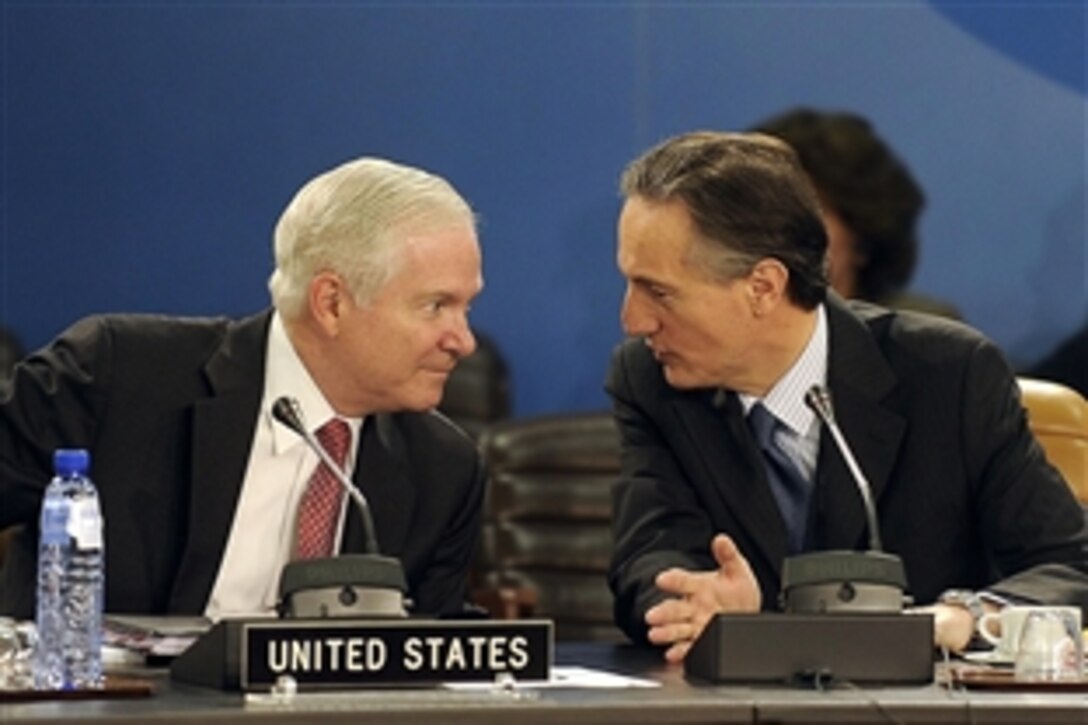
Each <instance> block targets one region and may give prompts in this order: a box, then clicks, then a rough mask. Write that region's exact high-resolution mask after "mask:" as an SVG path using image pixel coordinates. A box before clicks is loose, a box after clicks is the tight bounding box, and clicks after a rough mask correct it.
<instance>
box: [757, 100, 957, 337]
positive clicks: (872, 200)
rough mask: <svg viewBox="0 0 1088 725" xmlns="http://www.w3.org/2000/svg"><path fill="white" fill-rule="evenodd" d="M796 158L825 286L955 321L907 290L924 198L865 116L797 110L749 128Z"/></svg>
mask: <svg viewBox="0 0 1088 725" xmlns="http://www.w3.org/2000/svg"><path fill="white" fill-rule="evenodd" d="M752 130H753V131H757V132H760V133H765V134H767V135H769V136H774V137H776V138H779V139H782V140H783V141H785V142H786V143H788V144H789V145H790V146H791V147H793V150H794V151H795V152H796V153H797V156H798V158H799V159H800V162H801V166H802V167H803V168H804V169H805V172H806V173H807V174H808V175H809V178H810V179H811V180H812V183H813V185H814V186H815V187H816V192H817V194H818V195H819V197H820V206H821V210H822V212H823V218H824V224H825V226H826V227H827V233H828V263H829V270H828V271H829V282H830V283H831V286H832V287H833V288H834V290H835V291H836V292H838V293H839V294H840V295H842V296H843V297H847V298H853V299H861V300H868V301H869V302H876V303H877V304H880V305H883V306H885V307H896V308H902V309H916V310H921V311H923V312H931V313H935V314H940V315H943V316H945V317H953V318H957V319H958V318H959V317H960V315H959V312H958V311H957V310H956V309H955V308H954V307H953V306H952V305H950V304H948V303H947V302H943V301H941V300H936V299H932V298H930V297H926V296H922V295H918V294H916V293H913V292H908V291H907V288H908V286H909V284H910V281H911V278H912V277H913V276H914V270H915V266H916V264H917V261H918V219H919V217H920V216H921V213H922V209H923V208H924V207H925V201H926V200H925V193H924V192H923V191H922V187H921V186H920V185H919V183H918V182H917V180H916V179H915V178H914V176H913V174H912V173H911V170H910V168H909V167H908V166H907V164H906V162H904V161H903V159H901V158H900V157H899V156H898V155H897V154H896V153H895V150H894V149H892V147H891V146H890V145H888V143H887V142H886V141H885V140H884V139H882V138H881V137H880V135H879V134H877V132H876V129H875V128H873V125H872V124H871V123H870V122H869V121H868V120H866V119H865V118H863V117H861V116H859V115H857V114H853V113H845V112H833V111H820V110H816V109H811V108H795V109H792V110H789V111H786V112H785V113H782V114H780V115H777V116H774V117H772V118H769V119H767V120H765V121H762V122H760V123H759V124H757V125H756V126H755V127H754V128H753V129H752Z"/></svg>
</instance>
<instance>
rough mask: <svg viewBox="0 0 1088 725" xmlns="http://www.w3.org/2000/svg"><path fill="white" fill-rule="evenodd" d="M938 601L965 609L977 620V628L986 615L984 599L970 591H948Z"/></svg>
mask: <svg viewBox="0 0 1088 725" xmlns="http://www.w3.org/2000/svg"><path fill="white" fill-rule="evenodd" d="M937 601H938V602H940V603H941V604H952V605H954V606H957V607H963V608H964V609H966V610H967V611H968V612H970V613H971V618H972V619H974V620H975V625H976V626H978V622H979V620H980V619H982V615H983V614H985V613H986V610H985V609H984V608H983V606H982V597H980V596H979V595H978V593H977V592H973V591H971V590H970V589H948V590H946V591H945V592H944V593H942V594H941V596H939V597H938V598H937Z"/></svg>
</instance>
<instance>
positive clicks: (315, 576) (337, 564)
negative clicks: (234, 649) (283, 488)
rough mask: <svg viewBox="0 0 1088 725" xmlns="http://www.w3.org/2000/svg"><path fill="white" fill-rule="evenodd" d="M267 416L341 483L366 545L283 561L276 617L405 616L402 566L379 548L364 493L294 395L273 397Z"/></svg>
mask: <svg viewBox="0 0 1088 725" xmlns="http://www.w3.org/2000/svg"><path fill="white" fill-rule="evenodd" d="M272 416H273V417H274V418H275V419H276V420H277V421H279V422H280V423H283V424H284V425H286V426H287V427H288V428H290V429H291V430H293V431H294V432H295V433H297V434H298V435H299V436H301V438H302V440H303V441H305V442H306V445H308V446H309V447H310V448H311V449H313V451H314V452H315V453H316V454H317V456H318V458H319V459H320V460H321V462H322V463H324V465H326V466H328V468H329V470H330V471H332V473H333V475H334V476H335V477H336V480H337V481H338V482H339V483H340V485H341V486H343V487H344V490H345V492H346V493H347V494H348V497H349V498H351V500H352V501H353V502H354V504H355V507H356V509H357V510H358V511H359V514H360V516H361V517H362V522H363V536H364V539H365V544H364V547H365V549H366V552H365V553H363V554H341V555H339V556H330V557H324V558H317V559H301V560H298V561H292V562H288V563H287V565H286V566H284V568H283V572H282V574H281V575H280V586H279V595H280V604H279V613H280V616H281V617H285V618H296V617H318V618H324V617H405V616H407V612H406V610H405V598H404V595H405V593H406V592H407V591H408V585H407V582H406V581H405V578H404V568H403V567H402V566H401V563H400V561H398V560H397V559H394V558H391V557H387V556H382V555H381V554H380V553H379V551H378V542H377V537H376V536H375V533H374V520H373V518H372V517H371V514H370V506H369V505H368V503H367V500H366V497H364V496H363V494H362V492H361V491H360V490H359V489H358V488H356V487H355V485H354V484H353V483H352V482H351V480H349V479H348V477H347V476H346V475H345V474H344V472H343V471H342V470H341V469H340V467H339V466H338V465H337V464H336V462H335V461H333V459H332V457H331V456H329V454H328V452H327V451H326V450H325V448H324V446H322V445H321V444H320V443H319V442H318V441H317V440H316V439H315V438H314V437H313V435H312V434H311V433H310V431H309V429H308V428H307V427H306V424H305V422H304V421H303V418H302V409H301V407H300V406H299V404H298V401H297V400H295V399H294V398H290V397H286V396H284V397H281V398H279V399H277V400H276V402H275V403H274V404H273V406H272ZM318 465H321V464H320V463H319V464H318Z"/></svg>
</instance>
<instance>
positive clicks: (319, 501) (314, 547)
mask: <svg viewBox="0 0 1088 725" xmlns="http://www.w3.org/2000/svg"><path fill="white" fill-rule="evenodd" d="M317 441H318V443H320V444H321V447H322V448H324V449H325V450H326V451H327V452H328V454H329V456H330V457H331V458H332V459H333V460H334V461H336V465H338V466H340V468H341V470H343V467H344V460H345V459H346V458H347V455H348V447H349V446H350V445H351V428H350V427H348V424H347V423H346V422H344V421H342V420H340V419H339V418H333V419H332V420H330V421H329V422H328V423H326V424H325V425H323V426H321V428H319V429H318V431H317ZM343 497H344V487H343V486H342V485H341V484H340V482H339V481H338V480H337V479H336V476H335V475H334V474H333V472H332V471H330V470H329V467H328V466H326V465H325V464H324V463H323V462H321V461H318V464H317V468H316V469H315V470H314V472H313V475H311V476H310V482H309V483H307V484H306V490H305V491H304V492H303V494H302V500H301V501H299V504H298V529H297V531H296V538H295V541H296V542H297V543H296V545H295V558H296V559H313V558H315V557H320V556H329V555H331V554H332V546H333V542H334V541H335V539H336V523H337V520H338V519H339V518H340V502H341V501H342V500H343Z"/></svg>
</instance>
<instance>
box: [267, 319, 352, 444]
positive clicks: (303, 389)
mask: <svg viewBox="0 0 1088 725" xmlns="http://www.w3.org/2000/svg"><path fill="white" fill-rule="evenodd" d="M267 344H268V350H267V353H268V354H267V356H266V358H265V378H264V379H265V387H264V399H263V402H262V404H261V415H262V416H263V417H264V418H265V420H266V422H267V423H268V425H269V426H271V430H272V449H273V451H274V453H275V454H276V455H278V454H280V453H283V452H284V451H286V450H288V449H289V448H291V447H292V446H295V445H299V444H301V443H302V439H301V438H299V436H298V434H296V433H294V432H293V431H291V430H289V429H288V428H287V426H284V425H281V424H279V423H277V422H275V419H274V418H273V417H272V404H273V403H275V402H276V400H278V399H279V398H280V397H282V396H285V395H286V396H290V397H292V398H294V399H295V400H297V401H298V404H299V408H301V409H302V418H303V420H304V421H305V422H306V427H307V428H309V429H310V433H312V434H315V435H316V434H317V430H318V429H319V428H320V427H321V426H323V425H324V424H325V423H326V422H328V421H329V420H330V419H331V418H333V417H336V411H335V410H333V408H332V406H331V405H329V402H328V401H327V400H326V399H325V396H324V395H323V394H322V393H321V389H320V388H318V387H317V383H315V382H314V379H313V378H312V377H310V372H309V371H308V370H307V369H306V366H305V365H304V364H303V362H302V358H300V357H299V356H298V352H297V351H296V350H295V346H294V345H293V344H292V343H291V338H290V337H288V335H287V329H286V328H285V327H284V324H283V319H282V318H281V317H280V313H279V312H275V313H273V315H272V324H271V325H270V327H269V331H268V343H267ZM341 417H343V416H341ZM344 420H346V421H347V422H348V424H349V425H350V426H351V429H352V433H353V437H354V434H355V433H356V432H358V430H359V426H360V425H361V424H362V420H361V419H358V418H344Z"/></svg>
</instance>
